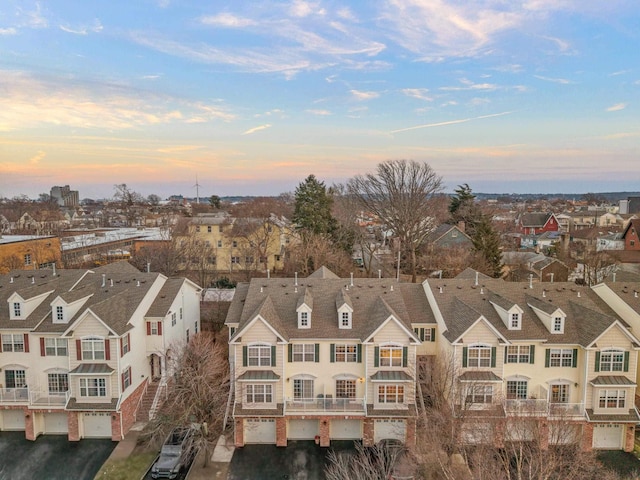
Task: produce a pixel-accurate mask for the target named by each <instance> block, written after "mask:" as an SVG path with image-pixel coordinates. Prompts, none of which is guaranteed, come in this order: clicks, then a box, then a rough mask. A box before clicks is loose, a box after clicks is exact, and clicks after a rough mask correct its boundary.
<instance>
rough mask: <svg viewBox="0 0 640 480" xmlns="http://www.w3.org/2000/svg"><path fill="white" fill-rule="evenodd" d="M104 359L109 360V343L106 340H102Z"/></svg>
mask: <svg viewBox="0 0 640 480" xmlns="http://www.w3.org/2000/svg"><path fill="white" fill-rule="evenodd" d="M104 359H105V360H111V342H109V339H108V338H105V339H104Z"/></svg>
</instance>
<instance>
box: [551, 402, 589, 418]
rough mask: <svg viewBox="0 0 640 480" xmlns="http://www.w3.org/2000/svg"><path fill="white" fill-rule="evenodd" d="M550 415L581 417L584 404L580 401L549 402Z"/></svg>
mask: <svg viewBox="0 0 640 480" xmlns="http://www.w3.org/2000/svg"><path fill="white" fill-rule="evenodd" d="M549 416H551V417H582V416H584V404H582V403H549Z"/></svg>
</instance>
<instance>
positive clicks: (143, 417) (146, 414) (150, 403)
mask: <svg viewBox="0 0 640 480" xmlns="http://www.w3.org/2000/svg"><path fill="white" fill-rule="evenodd" d="M159 388H160V383H159V382H151V383H149V385H147V391H146V392H145V393H144V395H143V396H142V400H141V401H140V407H139V408H138V412H137V414H136V420H138V421H143V422H147V421H149V420H151V418H153V413H155V412H152V410H153V407H154V403H155V399H156V395H157V393H158V389H159Z"/></svg>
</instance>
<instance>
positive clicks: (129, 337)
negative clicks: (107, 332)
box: [127, 333, 131, 351]
mask: <svg viewBox="0 0 640 480" xmlns="http://www.w3.org/2000/svg"><path fill="white" fill-rule="evenodd" d="M127 345H128V346H129V351H131V334H130V333H127Z"/></svg>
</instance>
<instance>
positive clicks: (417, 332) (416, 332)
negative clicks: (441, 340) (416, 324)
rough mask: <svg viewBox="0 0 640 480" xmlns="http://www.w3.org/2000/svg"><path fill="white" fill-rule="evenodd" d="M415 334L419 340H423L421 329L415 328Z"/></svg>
mask: <svg viewBox="0 0 640 480" xmlns="http://www.w3.org/2000/svg"><path fill="white" fill-rule="evenodd" d="M413 332H414V333H415V334H416V337H418V340H422V338H420V329H419V328H414V329H413Z"/></svg>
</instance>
